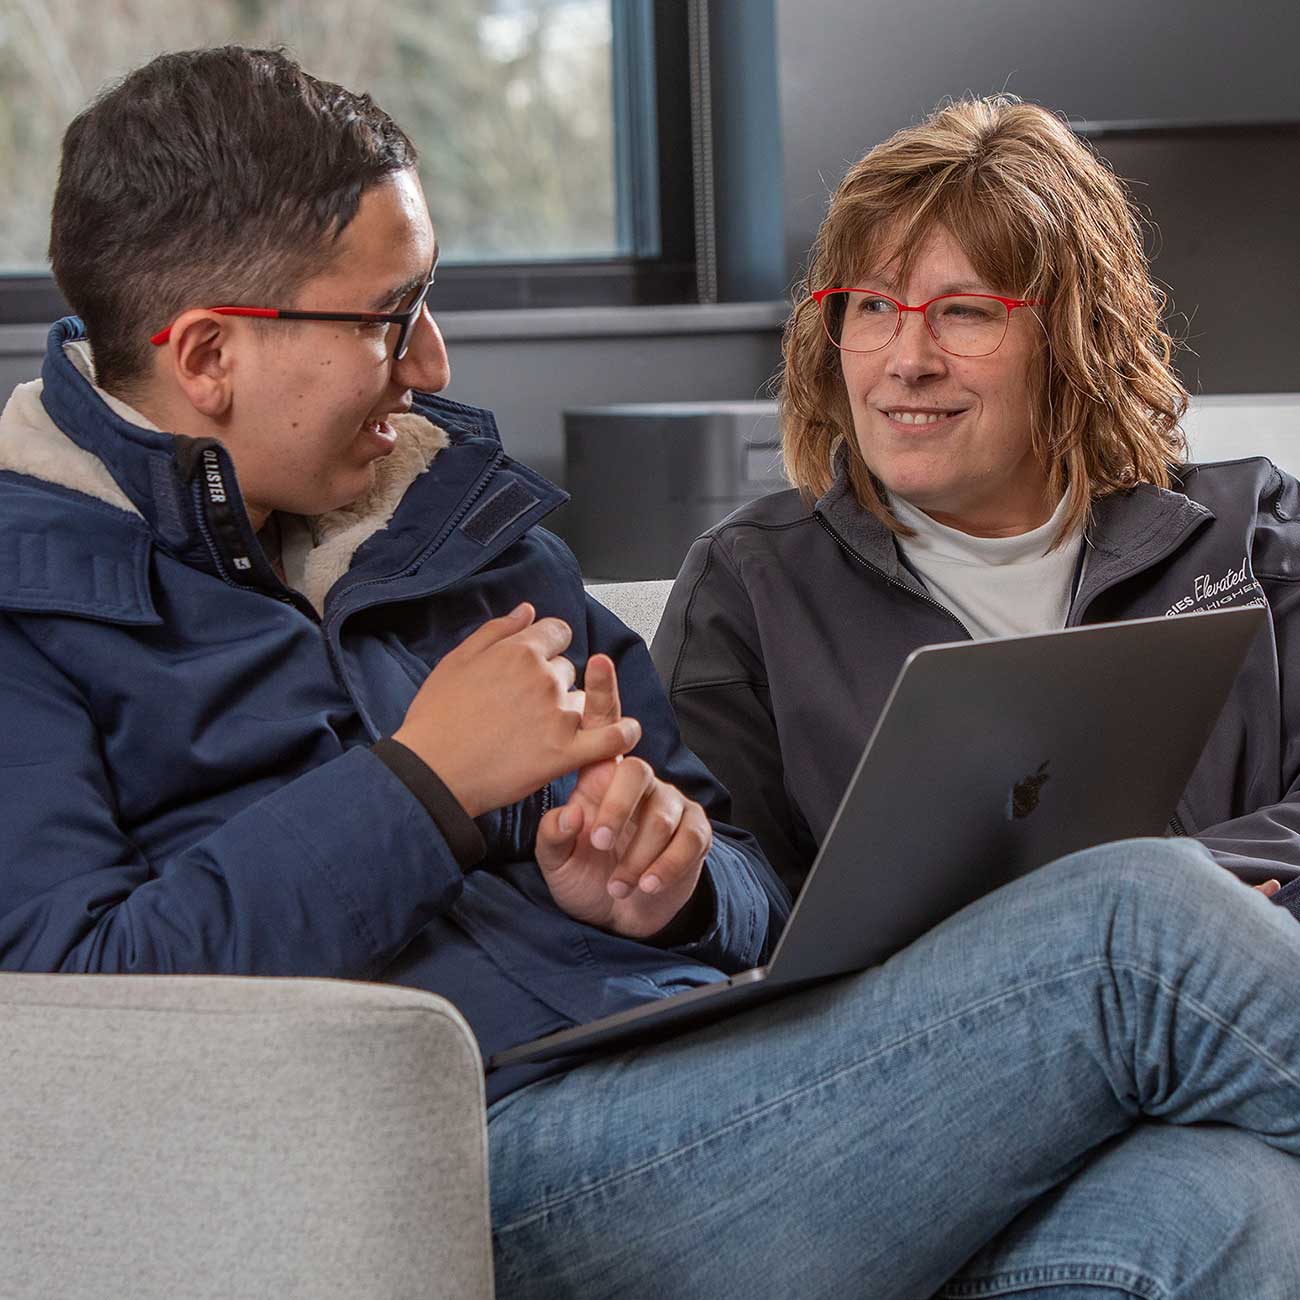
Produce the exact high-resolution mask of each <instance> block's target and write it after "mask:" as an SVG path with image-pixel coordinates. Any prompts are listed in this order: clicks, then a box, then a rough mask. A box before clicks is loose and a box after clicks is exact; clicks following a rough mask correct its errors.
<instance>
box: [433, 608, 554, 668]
mask: <svg viewBox="0 0 1300 1300" xmlns="http://www.w3.org/2000/svg"><path fill="white" fill-rule="evenodd" d="M536 613H537V611H536V610H535V609H534V608H533V607H532V606H531V605H530V604H529V603H528V602H527V601H524V603H523V604H522V605H516V606H515V607H514V609H512V610H511V611H510V613H508V614H503V615H502V616H501V617H500V618H490V619H488V621H487V622H486V623H480V624H479V625H478V627H476V628H475V629H474V630H473V631H472V632H471V633H470V634H469V636H467V637H466V638H465V639H464V640H463V641H462V642H461V643H460V644H459V645H458V646H456V648H455V649H454V650H452V651H450V653H449V654H448V656H447V657H448V658H450V657H451V655H476V654H482V652H483V651H484V650H486V649H487V648H488V647H489V646H493V645H496V643H497V642H498V641H504V640H505V639H506V637H508V636H514V634H515V633H516V632H522V631H523V630H524V629H525V628H526V627H528V625H529V624H530V623H531V622H532V621H533V618H534V616H535V615H536Z"/></svg>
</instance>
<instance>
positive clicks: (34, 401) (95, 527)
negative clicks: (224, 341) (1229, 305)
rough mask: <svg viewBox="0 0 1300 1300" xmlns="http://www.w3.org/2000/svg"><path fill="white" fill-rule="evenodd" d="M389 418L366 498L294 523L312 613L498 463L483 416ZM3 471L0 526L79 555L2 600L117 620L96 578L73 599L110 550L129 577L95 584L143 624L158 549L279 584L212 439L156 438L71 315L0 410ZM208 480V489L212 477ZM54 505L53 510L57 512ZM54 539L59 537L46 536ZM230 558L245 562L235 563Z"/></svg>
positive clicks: (401, 556)
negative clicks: (108, 388) (84, 574)
mask: <svg viewBox="0 0 1300 1300" xmlns="http://www.w3.org/2000/svg"><path fill="white" fill-rule="evenodd" d="M393 422H394V425H395V426H396V427H397V428H398V433H399V439H398V445H397V447H396V448H395V450H394V452H393V453H392V454H391V455H390V456H388V457H385V458H384V460H383V461H381V462H379V463H378V465H377V469H376V475H375V482H374V485H373V487H372V491H371V492H370V493H369V494H367V496H366V497H365V498H363V499H362V500H361V501H359V502H356V503H354V504H353V505H352V506H349V507H346V508H345V509H343V510H341V511H335V512H331V513H330V514H328V515H324V516H321V517H319V518H316V519H312V520H306V521H301V522H302V524H303V528H302V530H301V531H302V532H304V533H306V534H307V539H306V544H305V545H304V546H303V547H302V548H301V550H302V553H301V554H300V555H299V559H300V560H301V561H302V563H301V571H300V573H299V580H298V581H297V582H295V586H297V588H298V590H299V591H301V592H302V593H303V594H304V595H305V596H306V597H307V599H308V600H309V601H310V603H311V604H312V605H313V606H314V607H315V608H316V610H317V612H320V611H321V609H322V607H323V603H324V595H325V592H326V591H327V590H329V589H330V588H331V587H332V586H333V585H334V584H335V583H336V582H337V581H338V579H339V578H340V577H342V576H343V575H344V574H345V573H348V574H349V575H351V572H352V570H353V569H354V568H355V567H356V566H355V564H354V557H355V558H356V559H358V560H359V559H360V558H361V556H362V554H363V553H364V555H365V556H366V557H367V558H366V562H365V565H364V568H365V569H366V572H367V574H368V575H369V576H370V577H372V578H376V577H384V576H385V574H386V573H387V572H388V571H390V570H391V571H398V570H401V569H404V568H411V567H413V564H414V561H413V559H412V558H411V557H416V556H420V555H422V554H423V553H425V552H426V551H428V550H429V549H430V547H429V538H430V536H431V534H432V533H434V532H437V529H438V521H439V519H441V518H442V516H443V515H444V514H446V513H447V512H448V511H450V510H452V509H454V508H455V507H456V506H457V503H458V502H460V501H462V500H463V499H464V494H465V493H466V492H472V491H473V490H474V483H475V482H476V481H477V479H478V478H479V477H481V476H483V475H485V474H487V473H488V472H489V471H490V470H491V468H492V467H493V466H495V465H497V464H499V463H500V462H502V461H503V460H504V457H503V455H502V452H501V444H500V436H499V434H498V432H497V428H496V423H495V421H494V419H493V417H492V415H491V414H490V412H487V411H484V410H480V409H478V408H475V407H471V406H465V405H463V404H461V403H459V402H451V401H448V400H447V399H445V398H441V397H437V396H435V395H432V394H425V393H417V394H416V395H415V409H414V410H413V411H412V412H411V413H409V414H407V415H406V416H401V417H395V418H394V421H393ZM449 442H450V443H451V444H453V445H456V446H457V448H458V451H457V455H456V456H455V457H453V458H452V460H453V461H454V462H455V463H454V464H448V465H447V466H446V467H445V470H444V472H442V473H440V474H438V475H437V476H433V475H426V474H425V473H424V471H425V470H427V469H428V468H429V466H430V465H431V464H432V462H433V460H434V458H435V457H436V456H437V455H438V454H439V453H440V452H441V451H442V450H443V449H444V448H446V447H447V446H448V443H449ZM0 470H7V471H11V472H12V473H14V474H16V475H18V476H19V477H17V478H14V479H10V480H9V482H8V484H7V486H6V507H5V513H4V517H3V519H0V527H2V528H3V529H4V530H5V531H10V530H12V529H14V528H19V525H20V521H19V519H18V516H19V515H21V516H22V520H21V531H23V532H24V536H25V537H26V536H27V534H28V533H33V534H34V533H40V534H42V535H47V536H48V538H49V539H50V540H48V541H46V542H42V543H41V545H42V547H46V546H53V547H56V548H59V554H60V555H61V556H63V559H68V556H67V555H65V554H64V552H66V551H67V550H68V547H69V546H71V545H72V544H73V543H72V540H71V539H74V538H80V539H81V540H80V541H78V542H77V543H76V545H77V546H78V547H80V548H81V550H83V551H84V552H85V554H84V555H80V558H79V560H78V562H77V563H76V564H73V563H71V561H70V560H69V562H68V563H64V562H63V560H60V562H59V563H58V565H56V566H53V567H51V566H47V565H45V564H44V562H43V561H42V565H41V566H39V567H41V568H42V571H43V572H46V573H47V574H48V576H49V578H50V580H51V581H54V578H55V576H56V575H55V573H54V569H55V568H57V570H58V573H59V574H60V575H62V576H61V577H59V578H58V581H57V582H55V583H54V587H57V588H58V592H57V594H56V592H55V590H54V587H50V588H49V589H45V588H44V586H43V594H41V593H35V594H33V593H28V592H26V591H25V587H24V583H23V582H18V586H17V587H15V588H14V590H12V591H10V590H8V589H7V587H8V584H6V583H5V582H4V581H3V579H4V576H5V573H4V572H0V587H2V588H5V590H0V601H2V602H3V603H4V605H5V606H6V607H13V608H18V607H22V608H29V607H30V608H52V607H55V606H56V605H57V606H58V607H61V608H68V609H72V608H73V607H74V606H75V608H76V612H82V613H89V614H91V615H92V616H93V615H94V614H95V613H96V611H97V610H98V611H99V613H100V614H101V616H104V617H110V618H116V617H120V610H119V609H118V604H119V603H120V602H116V601H115V600H113V599H107V600H105V599H103V593H102V592H101V591H100V586H102V585H103V584H100V586H96V588H95V590H94V591H91V590H90V589H89V588H87V589H86V590H85V591H82V590H81V586H80V585H78V584H77V583H76V582H73V580H72V576H71V575H72V574H73V570H75V569H77V568H79V567H84V568H85V569H86V570H87V571H89V570H90V569H91V568H92V567H93V568H94V569H95V572H96V573H99V571H100V570H102V569H103V568H104V566H103V565H102V564H96V565H95V566H92V564H91V560H92V559H93V558H94V557H95V555H96V554H99V555H100V556H103V554H104V548H105V547H116V549H117V550H120V551H121V552H122V555H121V556H120V557H119V559H120V560H121V563H122V564H124V565H125V566H126V570H129V573H128V572H127V571H126V570H123V571H122V573H120V574H118V575H117V577H116V578H115V579H114V582H113V583H111V584H109V585H108V587H106V588H104V590H106V591H108V592H109V595H110V596H112V591H113V590H123V591H125V590H130V591H133V592H135V593H137V594H140V593H143V596H142V597H141V599H142V602H143V603H142V605H141V611H140V612H141V613H143V614H146V615H147V616H149V617H151V618H152V609H151V607H149V608H147V609H146V608H145V607H148V606H149V601H148V600H147V593H148V590H149V584H148V581H147V570H148V556H149V551H150V548H151V545H152V544H153V543H155V542H161V543H162V544H163V546H164V547H165V548H166V549H168V550H170V551H171V552H172V553H173V554H176V555H177V556H178V557H179V558H181V559H182V560H183V561H184V562H185V563H187V564H189V565H191V566H193V567H196V568H199V569H202V570H205V571H216V572H219V573H222V574H223V575H226V576H233V577H234V578H235V579H236V581H237V585H258V583H259V582H260V585H266V583H267V582H269V583H271V584H273V585H277V586H278V583H277V580H276V579H275V576H274V574H273V573H272V572H271V570H270V566H269V564H268V563H267V561H266V559H265V557H264V556H263V555H262V552H261V548H260V545H259V544H258V542H257V540H256V539H255V538H254V537H253V535H252V532H251V528H250V526H249V524H248V520H247V516H246V513H245V512H244V510H243V507H242V503H241V502H240V500H239V496H238V487H237V484H236V483H235V480H234V472H233V465H231V464H230V462H229V457H228V455H227V454H226V452H225V449H224V448H223V447H222V446H221V445H220V444H219V443H217V442H216V441H215V440H210V439H203V440H195V439H191V438H186V437H183V436H180V435H173V434H169V433H166V432H164V431H162V430H159V429H157V428H155V427H153V426H152V425H150V424H148V422H147V421H145V420H144V419H143V418H142V417H141V416H140V415H139V414H138V412H135V411H133V410H132V409H131V408H130V407H128V406H126V405H125V404H124V403H121V402H119V401H117V400H116V399H115V398H113V397H112V396H110V395H109V394H106V393H104V392H102V391H101V390H99V389H98V388H96V386H95V384H94V382H93V367H92V363H91V361H90V357H89V347H88V344H87V342H86V338H85V332H84V329H83V327H82V325H81V322H80V321H79V320H77V319H76V318H73V317H69V318H66V319H64V320H61V321H59V322H57V323H56V325H55V326H54V327H53V328H52V329H51V331H50V335H49V346H48V349H47V353H46V357H45V363H44V366H43V369H42V376H41V379H39V380H36V381H33V382H32V383H29V384H23V385H20V386H19V388H18V389H17V390H15V393H14V395H13V396H12V397H11V398H10V400H9V403H8V404H7V405H6V407H5V409H4V412H3V414H2V415H0ZM515 472H516V474H517V475H523V476H524V477H536V476H529V475H527V474H524V471H523V467H515ZM214 475H215V476H216V480H217V487H216V488H215V489H214V488H212V487H211V485H210V483H209V482H208V480H209V479H210V478H211V477H213V476H214ZM435 477H436V479H437V480H438V481H436V482H435V481H433V480H434V479H435ZM462 480H464V481H462ZM408 489H414V490H411V491H408ZM214 492H215V493H216V495H217V497H218V498H219V499H220V500H221V501H222V502H225V501H226V499H227V497H228V498H229V503H230V505H231V506H232V507H233V509H229V510H226V509H224V508H223V510H222V512H221V513H222V514H223V515H224V516H225V519H224V522H223V521H220V520H218V519H217V518H216V516H215V515H214V510H213V508H212V506H211V502H210V501H209V500H208V498H209V497H211V496H212V495H213V493H214ZM52 497H53V498H57V500H58V501H59V502H60V504H59V505H58V506H57V507H56V506H54V505H52V504H51V500H52ZM563 497H564V494H563V493H560V492H559V491H558V489H555V488H553V487H552V486H551V485H549V484H545V483H544V482H543V481H542V480H540V479H538V482H537V484H536V485H535V493H534V499H535V500H536V502H537V504H538V505H539V506H541V505H542V503H543V500H544V501H545V508H547V509H549V508H553V507H554V505H555V504H558V502H559V500H561V499H563ZM499 510H500V503H498V513H499ZM87 511H89V512H90V515H88V514H87V513H86V512H87ZM218 522H223V529H224V534H223V535H222V536H218V537H216V538H215V540H214V539H213V533H214V531H217V530H216V528H215V525H216V524H217V523H218ZM55 534H57V535H58V537H59V538H61V539H62V540H59V541H55V540H53V539H54V536H55ZM23 544H24V545H27V546H28V547H29V548H30V547H31V546H34V545H35V542H34V541H32V540H31V538H27V540H26V541H25V542H24V543H23ZM240 552H242V554H243V555H244V556H246V557H250V558H249V559H247V560H246V561H245V563H243V564H240V563H239V553H240ZM43 553H44V552H43ZM79 554H80V552H79ZM29 558H30V557H29ZM232 560H233V562H234V563H233V568H232V564H231V562H232ZM82 561H84V564H82ZM34 563H35V561H34V560H33V561H32V563H29V564H28V566H27V568H28V570H31V569H32V568H33V564H34ZM250 567H251V569H252V570H253V572H252V573H251V574H250V573H248V572H247V571H248V570H249V569H250ZM236 569H240V570H244V571H245V572H243V573H237V572H234V570H236ZM262 569H265V573H264V574H260V578H259V572H258V571H260V570H262ZM6 572H7V571H6ZM241 578H242V579H244V581H243V582H242V583H240V582H239V580H240V579H241ZM15 580H16V571H15ZM69 584H71V586H70V585H69ZM82 585H84V584H82ZM72 587H76V591H73V590H72ZM20 588H23V589H22V590H20ZM110 588H111V589H112V590H110ZM279 589H280V590H283V588H279ZM29 597H30V599H29ZM33 601H35V602H36V603H35V604H33V603H32V602H33Z"/></svg>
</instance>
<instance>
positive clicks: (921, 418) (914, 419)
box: [887, 411, 954, 424]
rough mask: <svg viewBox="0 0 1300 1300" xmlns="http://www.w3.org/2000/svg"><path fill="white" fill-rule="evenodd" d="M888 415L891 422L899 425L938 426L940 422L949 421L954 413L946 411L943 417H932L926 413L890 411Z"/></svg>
mask: <svg viewBox="0 0 1300 1300" xmlns="http://www.w3.org/2000/svg"><path fill="white" fill-rule="evenodd" d="M887 414H888V415H889V418H890V419H891V420H897V421H898V423H899V424H938V423H939V421H940V420H946V419H948V418H949V417H950V416H952V415H953V414H954V412H952V411H945V412H944V413H943V414H941V415H931V414H927V413H926V412H925V411H889V412H887Z"/></svg>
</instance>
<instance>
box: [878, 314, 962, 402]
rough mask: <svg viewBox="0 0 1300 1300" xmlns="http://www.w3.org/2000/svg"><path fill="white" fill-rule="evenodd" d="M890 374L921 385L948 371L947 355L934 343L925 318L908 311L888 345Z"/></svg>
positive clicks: (902, 380)
mask: <svg viewBox="0 0 1300 1300" xmlns="http://www.w3.org/2000/svg"><path fill="white" fill-rule="evenodd" d="M888 362H889V374H890V377H891V378H894V379H898V380H900V381H901V382H902V383H905V384H921V383H924V382H926V381H927V380H929V379H935V378H939V377H941V376H942V375H944V374H945V373H946V372H947V369H948V354H947V353H946V352H945V351H944V350H943V349H942V348H941V347H940V346H939V345H938V344H937V343H936V342H935V341H934V335H933V334H931V333H930V327H929V326H928V325H927V324H926V321H925V317H924V316H923V315H922V314H921V313H920V312H919V311H905V312H904V313H903V320H902V323H901V324H900V326H899V329H898V333H897V334H895V335H894V341H893V342H892V343H891V344H890V345H889V358H888Z"/></svg>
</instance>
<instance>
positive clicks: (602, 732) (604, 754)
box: [568, 718, 641, 770]
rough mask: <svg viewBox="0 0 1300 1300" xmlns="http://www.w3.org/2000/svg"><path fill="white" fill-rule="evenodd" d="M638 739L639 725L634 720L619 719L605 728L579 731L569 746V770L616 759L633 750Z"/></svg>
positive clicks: (639, 737)
mask: <svg viewBox="0 0 1300 1300" xmlns="http://www.w3.org/2000/svg"><path fill="white" fill-rule="evenodd" d="M640 739H641V724H640V723H639V722H638V721H637V720H636V719H635V718H620V719H619V720H618V721H617V722H611V723H610V724H609V725H608V726H605V727H597V728H595V729H594V730H591V731H586V730H584V731H579V732H577V733H576V734H575V735H574V737H573V741H572V743H571V744H570V746H569V751H568V753H569V763H570V765H571V770H572V769H576V768H583V767H589V766H590V765H591V764H592V763H603V762H604V761H605V760H606V759H608V758H618V757H619V756H620V755H621V754H626V753H627V751H628V750H629V749H632V748H634V747H635V746H636V743H637V741H638V740H640ZM620 766H621V764H620Z"/></svg>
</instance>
